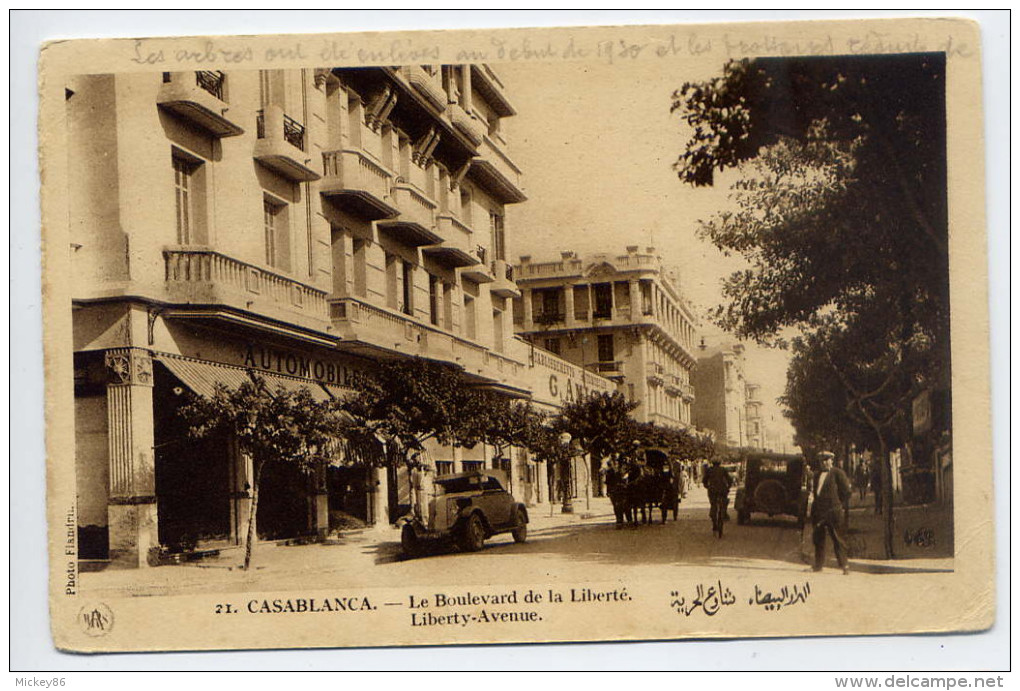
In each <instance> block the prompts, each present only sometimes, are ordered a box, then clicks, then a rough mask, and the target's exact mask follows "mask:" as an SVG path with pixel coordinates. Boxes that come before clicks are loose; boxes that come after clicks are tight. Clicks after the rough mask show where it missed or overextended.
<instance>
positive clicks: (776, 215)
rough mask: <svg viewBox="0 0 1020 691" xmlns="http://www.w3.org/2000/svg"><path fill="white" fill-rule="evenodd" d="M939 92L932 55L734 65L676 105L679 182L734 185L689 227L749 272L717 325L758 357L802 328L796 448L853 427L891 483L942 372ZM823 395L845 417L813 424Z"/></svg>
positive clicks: (944, 310)
mask: <svg viewBox="0 0 1020 691" xmlns="http://www.w3.org/2000/svg"><path fill="white" fill-rule="evenodd" d="M944 91H945V57H944V55H942V54H920V55H918V54H914V55H895V56H868V57H835V58H815V57H812V58H794V59H790V58H783V59H756V60H743V61H734V62H730V63H729V64H727V65H726V66H725V68H724V73H723V75H722V76H721V77H718V78H715V79H712V80H709V81H707V82H704V83H694V84H692V83H688V84H685V85H684V86H683V87H682V88H681V89H680V90H679V91H678V92H676V93H675V94H674V102H673V109H674V110H679V111H682V112H683V113H684V119H685V121H686V122H687V124H688V125H689V126H690V127H691V128H692V129H693V134H692V137H691V139H690V141H689V142H688V144H687V146H686V149H685V151H684V152H683V153H682V154H681V156H680V158H679V160H678V162H677V171H678V173H679V175H680V178H681V179H682V180H683V181H684V182H686V183H688V184H691V185H695V186H700V185H710V184H712V183H713V181H714V175H715V173H716V172H717V171H724V170H727V169H731V168H737V169H738V170H739V172H740V174H741V177H740V179H739V180H738V181H737V182H736V183H735V184H734V185H733V188H732V189H733V194H732V198H733V201H734V205H735V210H733V211H727V212H722V213H720V214H718V215H717V216H716V217H715V218H713V219H710V220H709V221H707V222H704V223H702V225H701V231H700V232H701V235H702V237H703V238H707V239H709V240H711V241H712V242H713V243H714V244H715V245H716V246H717V247H718V248H719V249H721V250H722V251H723V252H724V253H727V254H729V253H738V254H740V255H742V256H743V257H744V258H745V259H746V260H747V261H748V263H749V268H748V269H745V270H743V271H739V272H736V273H734V274H733V275H731V276H730V277H729V278H728V279H726V280H725V282H724V285H723V295H724V298H725V300H726V304H724V305H721V306H720V307H719V308H718V309H717V311H716V313H715V317H716V321H717V322H718V323H719V324H720V325H721V326H723V327H724V328H726V329H728V330H730V331H732V332H733V333H735V334H736V335H737V336H738V337H741V338H750V339H752V340H755V341H757V342H759V343H766V344H782V343H783V340H782V338H781V336H782V331H783V329H785V328H786V327H791V326H796V327H799V328H801V329H802V331H803V333H804V336H803V339H802V341H800V344H799V346H798V348H799V349H800V354H801V360H800V362H799V364H798V367H800V369H799V371H796V372H791V377H792V379H791V382H792V384H791V385H792V388H788V396H787V400H788V403H789V404H791V405H793V406H799V407H798V408H797V409H795V410H793V411H792V413H793V418H794V420H795V422H798V421H799V422H800V423H801V425H802V427H801V428H798V433H800V432H801V430H802V429H803V431H804V433H805V436H806V435H807V434H808V433H809V432H810V433H814V434H817V433H818V431H819V428H820V426H824V425H826V424H828V425H829V427H830V428H831V429H833V430H836V429H839V428H840V427H841V426H846V425H847V424H848V422H847V420H846V419H845V418H850V421H851V423H852V424H851V425H850V426H851V427H853V428H854V429H859V427H855V426H863V427H864V428H866V429H867V430H869V431H870V433H871V435H872V439H871V442H872V444H871V445H872V447H873V448H877V449H878V451H879V454H880V456H881V457H882V458H883V466H884V467H883V473H884V475H885V477H886V479H887V480H888V479H889V475H890V467H889V458H888V449H889V448H890V447H889V444H890V442H891V441H892V440H893V439H894V438H895V437H896V436H897V434H898V432H897V430H898V429H900V428H902V427H903V424H904V409H905V404H906V401H908V400H909V397H910V394H911V392H912V391H914V390H916V388H917V387H918V386H920V385H923V384H924V383H925V382H928V381H932V380H935V379H937V378H939V376H940V375H941V373H942V372H944V371H947V370H948V367H949V311H950V310H949V290H948V263H949V258H948V249H947V248H948V223H947V204H946V158H945V94H944ZM833 381H835V382H836V383H837V384H838V386H839V387H840V388H841V390H842V394H843V396H842V397H841V399H837V400H840V402H841V403H843V404H844V406H843V412H842V413H841V414H837V413H836V411H835V410H833V409H832V407H831V406H829V407H825V408H822V409H817V408H816V409H811V408H810V403H809V400H810V398H811V395H809V394H808V391H809V390H810V389H817V390H818V391H819V392H821V391H827V392H828V394H829V395H830V396H832V395H835V391H833V389H832V382H833ZM819 395H820V394H819ZM821 410H825V411H826V412H827V413H828V415H829V416H831V417H829V418H828V420H827V421H825V420H819V419H818V418H817V416H818V414H819V413H820V412H821ZM884 491H885V494H886V496H885V497H884V503H885V504H886V506H887V508H888V510H887V511H886V516H887V521H888V523H887V526H886V535H887V540H886V551H887V554H889V555H890V556H891V554H892V541H891V535H892V523H891V521H892V511H891V503H892V496H891V482H888V481H886V482H885V483H884Z"/></svg>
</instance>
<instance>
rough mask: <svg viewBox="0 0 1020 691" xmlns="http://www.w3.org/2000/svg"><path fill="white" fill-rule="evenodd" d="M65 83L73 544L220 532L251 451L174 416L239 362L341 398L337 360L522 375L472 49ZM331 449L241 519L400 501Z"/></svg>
mask: <svg viewBox="0 0 1020 691" xmlns="http://www.w3.org/2000/svg"><path fill="white" fill-rule="evenodd" d="M66 97H67V98H66V110H65V115H66V125H67V127H66V131H67V140H66V146H65V148H66V151H67V162H68V171H67V172H68V175H67V179H68V180H69V185H68V187H69V189H68V222H69V226H70V236H71V238H72V243H73V244H72V250H71V252H72V268H73V275H72V276H70V277H69V280H72V281H73V298H74V299H73V307H74V312H73V333H74V336H73V338H74V365H75V413H76V415H75V424H76V428H75V439H76V470H77V478H78V502H79V506H78V518H79V532H80V534H81V541H80V543H79V544H80V545H81V546H82V547H81V548H82V551H83V553H84V552H89V553H94V554H98V555H105V554H107V553H108V555H109V557H110V558H111V559H113V560H117V561H122V562H125V563H131V564H134V565H143V564H144V563H145V561H146V554H147V551H148V550H149V549H150V548H151V547H154V546H157V545H161V544H162V545H167V544H176V543H184V542H195V541H198V542H208V543H216V544H223V545H229V544H237V543H239V542H240V540H241V536H242V532H243V526H242V524H241V522H242V520H243V517H244V516H246V515H247V513H248V510H247V507H248V506H249V503H250V501H251V483H252V481H253V478H252V467H251V462H250V460H249V459H246V458H244V457H242V456H241V454H239V453H238V452H237V450H236V445H234V444H233V443H232V442H231V440H230V439H227V438H219V439H211V440H208V441H205V442H196V441H194V440H192V439H190V438H189V437H188V435H187V430H186V428H185V427H184V426H183V423H182V422H181V420H180V419H179V417H178V416H177V415H176V414H175V410H176V409H177V408H178V407H179V406H180V404H181V402H182V401H183V398H182V395H181V394H182V392H183V391H185V390H188V389H190V390H192V391H194V392H196V393H198V394H205V395H207V394H209V393H211V391H212V390H213V387H214V386H215V384H216V383H218V382H222V383H226V384H228V385H236V384H238V383H239V382H241V381H244V380H245V379H246V378H249V377H250V376H251V373H253V372H257V373H259V374H260V375H262V376H264V377H266V378H267V379H268V380H269V383H270V385H272V386H274V387H275V386H285V387H289V388H296V387H306V388H309V389H310V390H311V391H312V392H313V394H314V395H316V396H319V397H327V396H343V395H346V394H347V393H349V392H350V389H349V385H350V376H351V373H353V372H356V371H364V370H370V369H371V368H372V367H373V364H374V363H376V362H378V361H379V360H380V359H388V358H394V357H406V356H421V357H425V358H430V359H433V360H439V361H443V362H449V363H452V364H455V365H456V366H458V367H460V368H462V369H463V371H464V372H465V374H466V375H467V377H468V378H469V379H470V380H471V381H473V382H474V383H476V384H478V385H481V386H487V387H490V388H494V389H497V390H500V391H503V392H505V393H507V395H512V396H530V395H531V391H530V389H529V387H530V386H531V383H532V382H534V381H537V380H541V379H542V377H544V376H545V369H542V368H541V367H538V366H536V364H535V363H534V358H531V359H529V349H528V347H527V346H526V345H525V344H524V343H522V342H521V341H519V340H516V339H515V338H513V329H512V318H511V300H513V299H514V298H517V297H518V296H519V295H520V292H519V290H518V288H517V287H516V285H515V283H514V280H513V273H512V269H511V268H510V266H509V264H508V263H507V256H508V251H509V248H510V243H509V240H510V236H509V233H508V230H509V229H508V228H507V227H506V223H505V221H504V217H505V216H504V210H505V205H506V204H511V203H517V202H521V201H523V200H524V199H525V195H524V193H523V191H522V187H521V182H520V170H519V169H518V168H517V167H516V165H515V164H514V163H513V161H512V159H511V158H510V157H509V155H508V153H507V138H506V127H505V124H504V120H505V119H506V118H508V117H510V116H512V115H513V114H514V109H513V106H512V105H511V102H510V100H509V98H508V96H507V94H506V90H505V88H504V86H503V85H502V83H501V82H500V81H499V78H498V76H497V75H496V73H495V72H494V71H493V70H492V69H490V68H489V67H487V66H484V65H451V66H441V67H440V66H421V65H411V66H403V67H399V68H388V67H381V68H375V67H373V68H358V69H339V68H338V69H294V70H263V71H237V72H228V73H223V72H218V71H201V72H168V73H138V74H116V75H113V74H105V75H83V76H80V77H77V78H75V79H72V80H70V81H69V83H68V84H67V85H66ZM557 367H559V366H558V365H557ZM563 367H567V369H568V373H567V374H561V376H566V377H569V378H570V379H577V380H578V381H582V382H585V381H586V382H587V383H588V385H589V386H591V387H595V388H599V387H602V388H605V389H609V388H611V386H612V384H611V383H610V382H608V381H607V380H605V379H602V378H601V377H597V376H594V375H591V374H590V373H585V372H583V371H581V370H580V368H573V369H570V367H569V366H568V365H566V363H563ZM561 369H562V368H561ZM536 372H539V374H536ZM539 398H541V397H539ZM545 398H546V399H549V400H548V401H547V402H546V404H547V405H552V406H555V405H556V404H557V400H556V397H555V396H553V397H549V396H545ZM428 452H429V453H428V455H429V457H430V461H431V463H432V465H433V467H434V468H435V469H437V470H440V471H444V472H445V471H455V470H461V469H464V468H467V467H471V465H472V464H479V463H481V464H488V465H493V466H498V467H503V468H505V469H506V470H508V471H509V474H510V476H511V478H519V482H520V483H531V484H537V483H539V482H541V479H542V478H543V477H544V474H543V473H535V472H533V470H534V469H533V468H530V467H529V466H528V465H527V464H528V463H529V460H528V459H527V458H526V456H523V455H522V454H519V453H517V454H516V455H514V456H513V458H512V459H494V458H491V457H489V456H491V452H490V451H489V450H486V449H485V448H484V447H481V448H480V447H476V448H475V449H474V450H470V451H465V450H462V449H453V448H443V447H438V446H434V447H431V448H429V449H428ZM515 453H516V452H515ZM338 460H339V462H338V463H337V464H336V467H331V468H330V469H329V470H324V471H323V473H321V476H317V477H314V478H308V477H306V476H304V475H302V474H301V473H299V472H298V471H296V470H292V469H290V468H286V467H274V468H267V470H266V473H267V475H266V476H265V477H264V479H263V482H264V483H267V484H268V485H270V486H272V487H273V488H274V489H273V491H269V492H265V493H264V494H262V495H261V499H260V504H259V514H258V531H259V535H260V536H261V537H263V538H266V539H272V538H278V537H288V536H294V535H302V534H309V533H312V534H314V533H319V534H322V533H324V532H326V531H327V530H328V529H329V527H330V525H331V517H332V516H334V515H339V514H340V513H348V514H353V515H355V516H357V517H361V518H363V519H365V520H367V521H369V522H385V521H387V520H391V519H393V518H394V517H396V516H397V515H399V514H400V513H401V512H402V511H405V510H406V509H407V506H408V502H409V501H411V499H410V494H411V482H410V478H409V477H406V474H405V473H403V472H401V471H394V470H390V471H380V470H365V469H364V468H362V467H351V464H350V463H347V462H346V461H351V460H354V459H343V458H341V459H338ZM514 462H517V463H519V464H521V467H520V468H516V467H515V466H513V463H514ZM515 491H518V492H519V493H521V494H525V493H526V494H529V495H530V496H532V497H535V498H540V497H542V496H546V497H547V496H548V490H547V489H542V488H539V487H537V486H536V487H521V486H518V487H515ZM535 500H538V499H535ZM83 556H90V555H89V554H83Z"/></svg>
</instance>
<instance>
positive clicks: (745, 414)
mask: <svg viewBox="0 0 1020 691" xmlns="http://www.w3.org/2000/svg"><path fill="white" fill-rule="evenodd" d="M694 387H695V391H697V393H698V399H697V402H696V403H695V405H694V423H695V424H696V425H697V426H698V427H700V428H702V429H706V430H711V431H712V432H713V433H714V434H715V438H716V440H717V441H719V442H721V443H723V444H726V445H727V446H730V447H735V448H739V447H750V448H756V449H767V448H771V444H770V439H771V438H772V436H773V435H771V434H770V430H769V424H768V421H767V420H766V413H765V403H764V401H763V400H762V398H761V386H760V385H759V384H757V383H754V382H751V381H748V379H747V376H746V348H745V347H744V345H743V344H742V343H723V344H720V345H716V346H714V347H707V346H704V345H701V346H699V357H698V368H697V371H696V373H695V376H694Z"/></svg>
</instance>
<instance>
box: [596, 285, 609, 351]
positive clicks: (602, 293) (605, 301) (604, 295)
mask: <svg viewBox="0 0 1020 691" xmlns="http://www.w3.org/2000/svg"><path fill="white" fill-rule="evenodd" d="M593 287H594V288H595V318H596V319H609V318H610V317H612V316H613V284H612V283H596V284H595V285H594V286H593ZM600 338H601V337H600Z"/></svg>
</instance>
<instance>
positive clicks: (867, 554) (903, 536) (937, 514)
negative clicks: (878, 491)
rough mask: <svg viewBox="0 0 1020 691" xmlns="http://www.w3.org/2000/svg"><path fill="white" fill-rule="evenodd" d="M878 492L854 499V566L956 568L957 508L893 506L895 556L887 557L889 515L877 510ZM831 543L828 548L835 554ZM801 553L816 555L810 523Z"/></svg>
mask: <svg viewBox="0 0 1020 691" xmlns="http://www.w3.org/2000/svg"><path fill="white" fill-rule="evenodd" d="M874 506H875V502H874V495H872V494H870V493H869V494H868V495H867V496H866V497H865V500H864V501H863V502H862V501H860V499H859V498H858V497H857V496H856V495H855V496H854V500H853V501H851V509H850V522H849V525H848V528H847V543H848V547H849V553H850V561H851V567H854V566H857V567H860V568H858V569H856V570H862V571H871V572H875V573H878V572H886V571H888V572H910V571H952V570H953V556H954V555H953V544H954V542H953V540H954V534H953V511H952V507H951V506H946V505H942V504H922V505H917V506H905V505H900V504H897V505H895V506H893V520H894V523H893V558H892V559H886V558H885V516H883V515H881V514H876V513H875V508H874ZM831 549H832V547H831V545H827V549H826V552H827V553H828V554H829V556H830V557H831ZM801 556H802V557H804V560H805V561H806V562H807V563H810V562H811V561H812V560H813V558H814V546H813V544H812V542H811V526H810V523H809V524H808V526H806V527H805V529H804V532H803V534H802V538H801Z"/></svg>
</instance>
